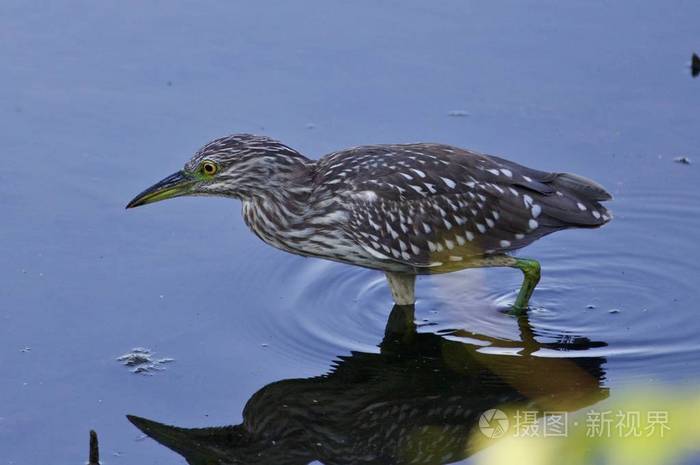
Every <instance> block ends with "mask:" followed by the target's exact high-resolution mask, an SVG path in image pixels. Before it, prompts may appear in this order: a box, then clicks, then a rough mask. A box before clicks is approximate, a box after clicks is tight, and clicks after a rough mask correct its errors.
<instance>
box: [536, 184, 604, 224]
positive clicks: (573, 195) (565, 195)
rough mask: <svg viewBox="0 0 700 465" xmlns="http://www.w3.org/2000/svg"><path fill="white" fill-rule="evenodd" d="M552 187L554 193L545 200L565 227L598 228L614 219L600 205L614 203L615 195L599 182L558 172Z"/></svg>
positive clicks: (547, 209) (551, 213) (550, 212)
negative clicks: (613, 196)
mask: <svg viewBox="0 0 700 465" xmlns="http://www.w3.org/2000/svg"><path fill="white" fill-rule="evenodd" d="M548 184H549V185H550V186H551V187H552V188H553V189H554V193H553V194H552V195H548V196H546V197H544V198H543V199H542V200H541V201H542V202H543V203H544V204H545V208H544V209H543V211H544V212H545V213H546V214H547V216H549V217H550V218H551V219H552V220H553V222H560V223H563V224H562V225H561V226H564V227H567V226H568V227H579V228H597V227H599V226H602V225H604V224H606V223H608V222H609V221H610V220H612V213H611V212H610V210H608V209H607V208H606V207H605V206H603V205H602V204H601V203H600V202H604V201H606V200H612V195H610V193H609V192H608V191H607V190H605V188H604V187H603V186H601V185H600V184H598V183H597V182H595V181H593V180H591V179H588V178H584V177H583V176H579V175H577V174H571V173H556V174H554V175H553V177H552V179H551V180H549V182H548ZM552 226H554V225H552Z"/></svg>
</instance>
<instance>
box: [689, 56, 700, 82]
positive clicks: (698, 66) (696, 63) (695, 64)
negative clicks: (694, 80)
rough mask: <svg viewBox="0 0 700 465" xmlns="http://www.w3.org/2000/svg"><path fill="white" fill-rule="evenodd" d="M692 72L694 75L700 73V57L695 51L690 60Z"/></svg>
mask: <svg viewBox="0 0 700 465" xmlns="http://www.w3.org/2000/svg"><path fill="white" fill-rule="evenodd" d="M690 74H692V75H693V77H697V75H698V74H700V57H699V56H698V55H697V54H695V53H693V57H692V58H691V62H690Z"/></svg>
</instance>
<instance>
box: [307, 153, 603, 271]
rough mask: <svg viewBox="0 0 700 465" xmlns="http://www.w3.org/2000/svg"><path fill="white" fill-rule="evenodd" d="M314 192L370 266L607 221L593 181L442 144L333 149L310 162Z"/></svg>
mask: <svg viewBox="0 0 700 465" xmlns="http://www.w3.org/2000/svg"><path fill="white" fill-rule="evenodd" d="M314 185H315V186H318V188H319V189H323V190H325V191H329V192H330V193H331V194H332V195H333V196H336V197H341V198H343V200H344V201H345V204H346V205H349V211H350V220H349V221H348V223H347V224H346V229H347V230H348V232H349V233H350V234H351V235H352V236H353V237H354V238H355V240H356V241H357V243H358V244H359V245H360V246H361V247H363V248H364V249H365V250H366V251H368V252H369V253H371V254H372V255H373V256H374V257H375V258H376V259H377V260H386V261H394V262H401V263H405V264H408V265H411V266H416V267H431V266H436V267H437V266H441V265H443V264H445V263H447V262H460V261H463V260H468V259H469V258H470V257H477V256H483V255H489V254H499V253H507V252H510V251H513V250H516V249H519V248H521V247H524V246H526V245H528V244H529V243H531V242H533V241H534V240H536V239H538V238H539V237H542V236H543V235H545V234H549V233H551V232H553V231H556V230H559V229H564V228H567V227H596V226H600V225H602V224H604V223H606V222H607V221H608V220H609V219H610V215H609V212H608V211H607V210H606V209H605V208H604V207H603V206H602V205H600V203H599V201H600V200H607V199H609V198H610V195H609V194H608V193H607V192H606V191H605V190H604V189H603V188H602V187H601V186H599V185H598V184H596V183H594V182H593V181H590V180H588V179H586V178H582V177H579V176H576V175H570V174H566V173H548V172H544V171H538V170H533V169H530V168H527V167H524V166H521V165H518V164H517V163H513V162H510V161H508V160H504V159H501V158H499V157H494V156H488V155H483V154H480V153H476V152H471V151H467V150H462V149H459V148H456V147H451V146H446V145H440V144H408V145H375V146H364V147H356V148H353V149H349V150H345V151H341V152H336V153H333V154H330V155H328V156H327V157H324V158H322V159H321V160H320V161H319V162H318V163H317V167H316V175H315V178H314ZM438 264H440V265H438ZM455 265H457V263H455Z"/></svg>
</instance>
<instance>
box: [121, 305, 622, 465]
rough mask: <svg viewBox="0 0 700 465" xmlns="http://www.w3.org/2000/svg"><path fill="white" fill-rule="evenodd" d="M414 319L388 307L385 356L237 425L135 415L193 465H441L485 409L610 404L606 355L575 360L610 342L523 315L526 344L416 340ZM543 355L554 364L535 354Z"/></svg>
mask: <svg viewBox="0 0 700 465" xmlns="http://www.w3.org/2000/svg"><path fill="white" fill-rule="evenodd" d="M413 312H414V309H413V307H412V306H395V307H394V308H393V309H392V312H391V315H390V317H389V319H388V321H387V324H386V329H385V335H384V339H383V340H382V342H381V344H380V345H379V349H380V352H379V353H363V352H353V353H352V354H351V355H350V356H344V357H339V360H338V361H337V363H336V365H335V366H334V368H333V369H332V370H331V372H330V373H328V374H326V375H323V376H319V377H315V378H308V379H288V380H282V381H278V382H275V383H272V384H269V385H267V386H265V387H263V388H262V389H260V390H259V391H258V392H256V393H255V394H254V395H253V396H252V398H251V399H250V400H249V401H248V403H247V405H246V406H245V409H244V412H243V418H244V421H243V423H242V424H240V425H232V426H226V427H220V428H198V429H187V428H179V427H174V426H168V425H164V424H161V423H157V422H155V421H152V420H147V419H144V418H139V417H133V416H130V417H129V419H130V421H131V422H132V423H134V424H135V425H136V426H137V427H138V428H139V429H141V430H142V431H143V432H144V433H146V434H147V435H148V436H150V437H152V438H153V439H155V440H156V441H158V442H159V443H161V444H162V445H164V446H166V447H168V448H170V449H172V450H173V451H175V452H177V453H179V454H180V455H182V456H183V457H184V458H185V459H186V460H187V462H188V463H189V464H191V465H204V464H213V463H217V464H271V463H274V464H280V465H284V464H286V465H294V464H297V465H301V464H307V463H309V462H312V461H314V460H317V461H320V462H322V463H324V464H327V465H330V464H377V465H379V464H381V465H387V464H409V463H412V464H443V463H450V462H455V461H458V460H460V459H462V458H465V457H468V456H469V455H471V454H472V453H474V452H475V451H476V449H477V448H478V447H479V446H477V445H476V444H475V443H472V442H471V441H470V437H471V435H472V433H473V432H474V431H475V428H476V427H477V425H478V421H479V417H480V416H481V414H482V413H483V412H484V411H485V410H488V409H491V408H496V407H503V406H504V405H511V406H514V405H517V406H521V407H525V408H527V409H528V410H531V411H532V410H534V411H539V412H543V411H548V410H549V411H553V410H557V411H563V410H564V411H574V410H578V409H580V408H582V407H585V406H587V405H592V404H593V403H595V402H598V401H599V400H602V399H604V398H606V397H607V396H608V389H607V388H604V387H602V381H603V379H604V375H605V372H604V370H603V364H604V363H605V361H606V359H605V358H604V357H587V356H585V354H584V353H581V352H579V353H578V354H576V352H577V351H585V350H586V349H589V348H593V347H601V346H605V345H606V344H605V343H604V342H594V341H590V340H589V339H587V338H583V337H576V336H571V335H568V336H563V335H562V336H561V337H559V338H558V341H557V342H549V343H540V342H538V341H537V340H535V337H534V334H533V330H532V327H531V325H530V322H529V320H528V316H527V315H523V316H521V317H519V320H518V323H519V328H520V335H521V341H519V342H516V341H508V340H503V339H497V338H493V337H488V336H484V335H479V334H475V333H471V332H467V331H460V330H455V331H448V332H443V333H442V334H440V335H438V334H431V333H419V332H417V330H416V325H415V323H414V315H413ZM466 341H468V342H466ZM540 349H550V351H548V352H547V353H548V354H549V355H551V354H556V356H547V357H543V356H537V355H535V352H537V351H538V350H540ZM551 350H554V351H557V352H551Z"/></svg>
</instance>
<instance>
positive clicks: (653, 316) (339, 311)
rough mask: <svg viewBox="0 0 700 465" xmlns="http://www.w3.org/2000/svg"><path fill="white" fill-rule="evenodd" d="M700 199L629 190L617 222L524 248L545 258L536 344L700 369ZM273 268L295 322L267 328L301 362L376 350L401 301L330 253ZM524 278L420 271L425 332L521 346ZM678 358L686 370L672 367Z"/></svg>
mask: <svg viewBox="0 0 700 465" xmlns="http://www.w3.org/2000/svg"><path fill="white" fill-rule="evenodd" d="M699 205H700V197H698V196H697V195H695V196H688V195H687V194H684V195H669V194H664V193H663V192H648V191H647V192H645V193H644V194H638V193H626V194H625V195H623V196H621V197H620V198H619V199H617V200H616V202H615V214H616V218H615V221H613V223H612V224H610V225H609V226H608V227H606V228H604V229H602V230H600V231H585V230H579V231H568V232H563V233H559V234H555V235H553V236H551V237H548V238H546V239H544V240H543V241H541V243H538V244H536V245H534V246H532V247H531V248H529V249H526V250H524V251H523V252H522V255H523V256H528V257H530V256H531V257H535V258H537V259H538V260H540V261H541V262H542V264H543V278H542V281H541V283H540V285H539V286H538V288H537V290H536V292H535V295H534V298H533V301H532V304H533V308H532V309H531V310H530V312H529V322H530V324H531V326H532V328H533V332H534V334H535V336H536V337H537V338H538V340H540V341H541V342H551V341H560V340H562V339H565V338H572V337H586V338H588V339H589V340H595V341H600V342H602V343H604V344H601V345H600V346H598V347H596V348H593V349H589V350H587V351H581V353H571V352H567V353H566V356H584V355H585V356H604V357H607V358H608V360H609V362H610V363H611V364H615V365H616V367H617V370H616V373H617V375H618V376H621V377H622V378H623V381H624V380H630V381H632V380H637V381H638V380H639V379H640V378H645V377H661V378H664V379H666V374H669V373H673V372H682V373H689V372H700V370H690V369H688V364H693V365H697V364H700V362H696V361H695V360H696V359H700V357H698V355H700V338H698V337H697V336H698V335H699V334H700V319H696V320H691V321H688V318H687V316H686V315H687V314H688V312H686V311H683V310H684V307H687V306H689V305H690V306H692V305H694V304H695V298H696V297H697V295H698V292H697V285H698V272H697V264H696V263H694V262H693V259H692V257H693V255H694V248H695V247H696V241H695V239H694V238H693V237H692V234H689V233H688V232H689V231H697V230H699V229H700V215H699V214H698V213H700V211H699V209H698V206H699ZM300 265H301V266H300ZM275 273H276V274H279V276H280V277H279V278H275V279H277V280H278V281H283V282H285V287H286V291H287V292H286V295H288V296H289V298H288V299H285V301H284V303H283V304H282V305H283V306H284V307H285V313H286V314H287V318H286V319H285V321H284V322H283V324H280V321H279V320H277V319H276V318H273V317H272V316H270V318H268V319H265V318H263V320H262V321H263V322H262V323H261V325H260V326H259V327H258V329H259V330H260V331H262V332H264V333H266V337H267V338H269V339H271V340H274V341H275V344H274V346H275V347H274V348H273V350H275V351H278V352H279V354H280V355H282V356H285V357H289V358H290V360H291V359H293V360H296V361H297V362H298V361H300V360H301V361H304V360H307V361H314V362H320V361H323V360H325V361H327V360H329V356H330V357H331V358H332V357H333V356H337V355H342V354H346V353H348V352H350V351H363V352H375V351H377V350H378V349H377V347H376V346H377V344H378V343H379V342H380V341H381V338H382V336H383V332H384V325H385V323H386V319H387V316H388V315H389V312H390V311H391V307H392V305H393V304H392V301H391V296H390V293H389V290H388V288H387V286H386V283H385V280H384V276H383V274H382V273H380V272H376V271H371V270H363V269H358V268H354V267H349V266H342V265H337V264H333V263H330V262H325V261H320V260H300V261H294V262H293V263H290V264H289V265H288V268H285V267H283V268H282V269H277V270H276V271H275ZM282 276H284V278H282ZM520 280H521V276H520V273H519V272H518V271H517V270H511V269H487V270H464V271H461V272H458V273H452V274H448V275H440V276H433V277H420V278H419V280H418V290H417V295H418V297H419V300H418V302H417V305H416V318H417V323H418V324H419V330H420V331H430V332H436V333H442V332H444V333H448V332H449V331H450V330H454V329H466V330H468V331H469V332H470V333H475V334H481V335H484V336H487V337H490V338H497V339H502V340H509V341H518V340H519V338H520V332H519V329H518V321H517V319H516V318H514V317H513V316H511V315H510V314H508V313H507V312H506V310H508V308H509V305H510V304H511V303H512V302H513V301H514V300H515V295H516V292H517V289H518V286H519V285H520ZM466 342H468V341H466ZM512 352H513V351H512V350H511V349H509V350H508V351H504V353H512ZM541 355H543V356H557V354H556V353H552V352H551V351H550V352H547V351H544V350H543V351H541ZM642 360H644V362H642ZM679 364H683V365H684V367H685V368H684V369H683V370H674V369H673V368H674V366H675V367H677V365H679Z"/></svg>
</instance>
